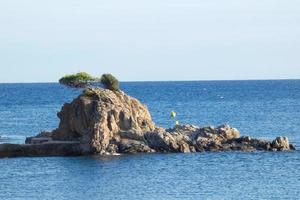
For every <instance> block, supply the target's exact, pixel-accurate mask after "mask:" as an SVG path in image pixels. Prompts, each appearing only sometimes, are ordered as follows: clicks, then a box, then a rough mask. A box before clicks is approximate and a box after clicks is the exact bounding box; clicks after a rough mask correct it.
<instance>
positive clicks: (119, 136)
mask: <svg viewBox="0 0 300 200" xmlns="http://www.w3.org/2000/svg"><path fill="white" fill-rule="evenodd" d="M58 117H59V118H60V124H59V127H58V128H57V129H56V130H54V131H52V132H42V133H40V134H39V135H37V136H36V137H31V138H27V139H26V145H23V146H22V145H19V146H18V145H17V146H8V147H9V150H7V149H8V147H6V148H5V147H4V146H2V147H1V146H0V156H1V155H6V156H9V152H14V153H13V154H12V155H13V156H17V155H18V152H23V153H19V155H21V156H24V155H26V152H29V153H28V155H33V154H36V155H83V154H119V153H139V152H185V153H186V152H201V151H229V150H241V151H255V150H267V151H283V150H293V149H295V148H294V146H293V145H291V144H289V142H288V139H287V138H285V137H278V138H276V139H275V140H274V141H272V142H268V141H265V140H258V139H252V138H250V137H249V136H244V137H240V133H239V131H238V130H237V129H235V128H232V127H230V126H229V125H222V126H219V127H216V128H215V127H204V128H200V127H197V126H193V125H178V126H175V127H174V128H173V129H168V130H165V129H163V128H160V127H157V126H155V124H154V123H153V121H152V119H151V116H150V113H149V111H148V109H147V107H146V106H145V105H143V104H141V103H140V102H139V101H138V100H137V99H135V98H133V97H130V96H128V95H126V94H125V93H124V92H122V91H110V90H107V89H99V88H98V89H95V88H94V89H91V88H90V89H86V90H85V91H84V92H83V93H82V94H81V95H80V96H79V97H77V98H76V99H74V100H73V101H72V102H71V103H66V104H65V105H64V106H63V108H62V110H61V111H60V112H59V113H58ZM44 145H46V147H44ZM22 149H25V150H23V151H22ZM32 149H33V150H32ZM38 149H41V151H38ZM65 149H68V150H65ZM5 150H7V152H6V153H3V152H5ZM1 152H2V154H1ZM24 152H25V153H24ZM35 152H36V153H35Z"/></svg>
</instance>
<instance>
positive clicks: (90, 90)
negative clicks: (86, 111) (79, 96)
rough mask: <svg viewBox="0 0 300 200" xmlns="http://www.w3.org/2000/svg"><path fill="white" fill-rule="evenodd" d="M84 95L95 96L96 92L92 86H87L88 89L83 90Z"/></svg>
mask: <svg viewBox="0 0 300 200" xmlns="http://www.w3.org/2000/svg"><path fill="white" fill-rule="evenodd" d="M83 95H84V96H87V97H94V96H95V95H96V93H95V91H93V90H92V89H91V88H87V89H85V90H83Z"/></svg>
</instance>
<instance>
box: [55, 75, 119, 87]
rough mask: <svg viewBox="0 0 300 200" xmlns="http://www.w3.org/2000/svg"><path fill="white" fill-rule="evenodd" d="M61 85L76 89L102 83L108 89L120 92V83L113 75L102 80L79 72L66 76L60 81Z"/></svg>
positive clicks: (103, 77) (105, 76) (102, 77)
mask: <svg viewBox="0 0 300 200" xmlns="http://www.w3.org/2000/svg"><path fill="white" fill-rule="evenodd" d="M59 83H60V84H63V85H66V86H69V87H74V88H86V87H89V86H91V85H93V84H95V85H97V83H102V84H103V86H104V87H105V88H106V89H109V90H112V91H119V90H120V88H119V81H118V79H117V78H116V77H114V76H113V75H112V74H103V75H102V76H101V78H97V77H93V76H91V75H90V74H88V73H86V72H79V73H76V74H71V75H65V76H64V77H62V78H61V79H59Z"/></svg>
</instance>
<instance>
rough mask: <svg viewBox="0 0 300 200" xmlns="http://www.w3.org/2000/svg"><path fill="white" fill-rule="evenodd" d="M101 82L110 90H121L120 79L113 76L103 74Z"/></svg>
mask: <svg viewBox="0 0 300 200" xmlns="http://www.w3.org/2000/svg"><path fill="white" fill-rule="evenodd" d="M100 81H101V83H102V84H103V85H104V86H105V87H106V88H107V89H109V90H113V91H118V90H119V89H120V86H119V81H118V79H117V78H116V77H114V76H113V75H112V74H103V75H102V76H101V79H100Z"/></svg>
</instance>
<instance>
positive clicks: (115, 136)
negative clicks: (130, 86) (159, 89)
mask: <svg viewBox="0 0 300 200" xmlns="http://www.w3.org/2000/svg"><path fill="white" fill-rule="evenodd" d="M58 117H59V118H60V124H59V128H58V129H56V130H54V131H53V133H52V135H51V137H52V138H53V140H78V141H80V143H81V146H82V150H83V151H84V152H86V153H89V152H96V153H100V154H103V153H115V152H118V151H119V149H118V148H122V147H121V145H122V144H123V145H125V144H127V143H129V142H130V140H133V141H143V137H144V133H146V132H149V131H154V130H155V128H156V127H155V124H154V123H153V121H152V119H151V116H150V113H149V111H148V109H147V107H146V106H145V105H142V104H141V103H140V102H139V101H138V100H137V99H135V98H133V97H130V96H128V95H126V94H125V93H124V92H122V91H110V90H107V89H87V90H85V91H84V92H83V94H82V95H80V96H79V97H78V98H76V99H75V100H74V101H73V102H72V103H67V104H65V105H64V106H63V108H62V110H61V111H60V112H59V113H58ZM139 145H143V144H142V143H140V144H139ZM145 146H146V145H145Z"/></svg>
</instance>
